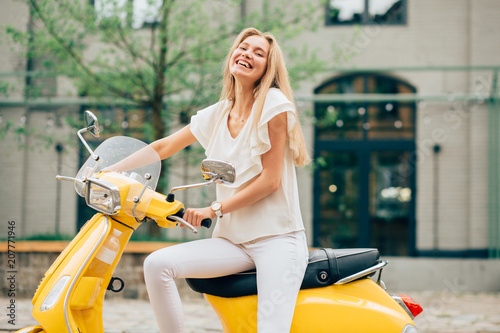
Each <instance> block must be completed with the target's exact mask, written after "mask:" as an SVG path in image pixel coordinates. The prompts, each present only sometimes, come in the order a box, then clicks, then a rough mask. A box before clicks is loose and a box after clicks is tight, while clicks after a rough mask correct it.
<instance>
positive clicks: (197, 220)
mask: <svg viewBox="0 0 500 333" xmlns="http://www.w3.org/2000/svg"><path fill="white" fill-rule="evenodd" d="M215 217H216V215H215V213H214V212H213V211H212V209H211V208H210V207H205V208H188V209H186V212H185V213H184V216H183V217H182V218H183V219H184V220H186V221H187V222H188V223H189V224H191V225H192V226H193V227H197V228H199V227H201V221H203V220H204V219H214V218H215ZM181 226H182V225H181Z"/></svg>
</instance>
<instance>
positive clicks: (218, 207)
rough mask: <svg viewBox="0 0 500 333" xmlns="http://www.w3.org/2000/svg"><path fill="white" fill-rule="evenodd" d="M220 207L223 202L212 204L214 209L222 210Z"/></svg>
mask: <svg viewBox="0 0 500 333" xmlns="http://www.w3.org/2000/svg"><path fill="white" fill-rule="evenodd" d="M220 208H221V204H220V202H214V203H213V204H212V209H213V210H215V211H217V210H220Z"/></svg>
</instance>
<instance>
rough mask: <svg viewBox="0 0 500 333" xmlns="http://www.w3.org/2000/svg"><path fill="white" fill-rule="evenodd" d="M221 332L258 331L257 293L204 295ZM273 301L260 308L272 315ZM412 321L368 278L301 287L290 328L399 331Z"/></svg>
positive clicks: (318, 331) (377, 332)
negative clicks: (340, 283)
mask: <svg viewBox="0 0 500 333" xmlns="http://www.w3.org/2000/svg"><path fill="white" fill-rule="evenodd" d="M205 298H206V299H207V301H208V302H209V303H210V305H211V306H212V308H213V309H214V310H215V312H216V313H217V315H218V317H219V319H220V321H221V324H222V326H223V329H224V332H232V333H250V332H257V296H244V297H237V298H223V297H217V296H211V295H205ZM274 303H275V304H267V305H266V306H265V307H264V309H262V310H261V311H263V312H267V313H265V314H266V315H270V316H272V311H273V309H274V307H279V306H280V304H279V297H277V298H276V302H274ZM409 324H412V325H413V321H412V320H411V318H410V317H409V316H408V314H407V313H406V312H405V311H404V310H403V309H402V308H401V306H399V305H398V304H397V303H396V302H395V301H394V300H393V299H392V297H391V296H390V295H389V294H388V293H386V292H385V291H384V290H383V289H382V288H380V286H378V285H377V284H376V283H374V282H373V281H372V280H370V279H363V280H358V281H355V282H351V283H348V284H346V285H339V286H336V285H331V286H328V287H323V288H315V289H306V290H301V291H300V293H299V295H298V297H297V303H296V307H295V312H294V316H293V322H292V327H291V330H290V332H291V333H299V332H300V333H303V332H315V333H321V332H325V333H327V332H328V333H331V332H373V333H401V332H402V330H403V328H404V327H405V326H406V325H409Z"/></svg>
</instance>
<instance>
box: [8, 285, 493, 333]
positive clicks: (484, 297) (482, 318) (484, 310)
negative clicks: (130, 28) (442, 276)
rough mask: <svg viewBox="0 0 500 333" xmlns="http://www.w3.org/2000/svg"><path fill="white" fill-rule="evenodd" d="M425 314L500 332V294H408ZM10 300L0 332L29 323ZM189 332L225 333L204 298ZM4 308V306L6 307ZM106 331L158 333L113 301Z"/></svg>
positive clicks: (25, 307)
mask: <svg viewBox="0 0 500 333" xmlns="http://www.w3.org/2000/svg"><path fill="white" fill-rule="evenodd" d="M408 294H409V295H410V296H412V297H413V298H414V299H415V300H416V301H417V302H419V303H420V304H421V305H422V306H423V308H424V312H423V313H422V314H421V315H419V316H418V317H417V318H416V320H415V322H416V324H417V327H418V328H419V332H420V333H500V293H489V294H484V293H480V294H472V293H463V294H453V293H451V292H442V293H436V292H409V293H408ZM8 302H9V299H7V298H5V297H2V298H0V304H1V308H2V309H3V310H2V316H1V321H0V332H12V331H15V330H16V329H19V328H21V327H24V326H27V325H29V324H34V320H33V319H32V318H31V302H30V300H29V299H22V300H16V306H17V307H16V323H17V325H16V326H15V327H13V326H12V325H9V324H8V323H7V320H8V317H7V316H6V306H7V305H8ZM183 304H184V311H185V318H186V332H188V333H213V332H222V329H221V325H220V323H219V321H218V319H217V316H216V315H215V312H214V311H213V310H212V309H211V308H210V306H209V305H208V304H207V303H206V302H205V301H204V299H203V298H202V297H198V296H197V295H193V296H190V297H187V298H185V299H184V302H183ZM4 305H5V306H4ZM104 328H105V331H106V332H107V333H156V332H158V328H157V327H156V322H155V319H154V316H153V313H152V310H151V306H150V304H149V302H147V301H144V300H131V299H117V298H113V299H110V300H107V301H106V302H105V309H104Z"/></svg>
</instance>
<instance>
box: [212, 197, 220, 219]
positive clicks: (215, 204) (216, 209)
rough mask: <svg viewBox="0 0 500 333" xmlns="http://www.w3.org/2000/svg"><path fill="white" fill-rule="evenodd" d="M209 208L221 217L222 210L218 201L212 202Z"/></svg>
mask: <svg viewBox="0 0 500 333" xmlns="http://www.w3.org/2000/svg"><path fill="white" fill-rule="evenodd" d="M210 208H211V209H212V211H213V212H214V213H215V215H217V217H218V218H222V210H221V209H222V205H221V203H220V202H218V201H214V202H212V204H211V205H210Z"/></svg>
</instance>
